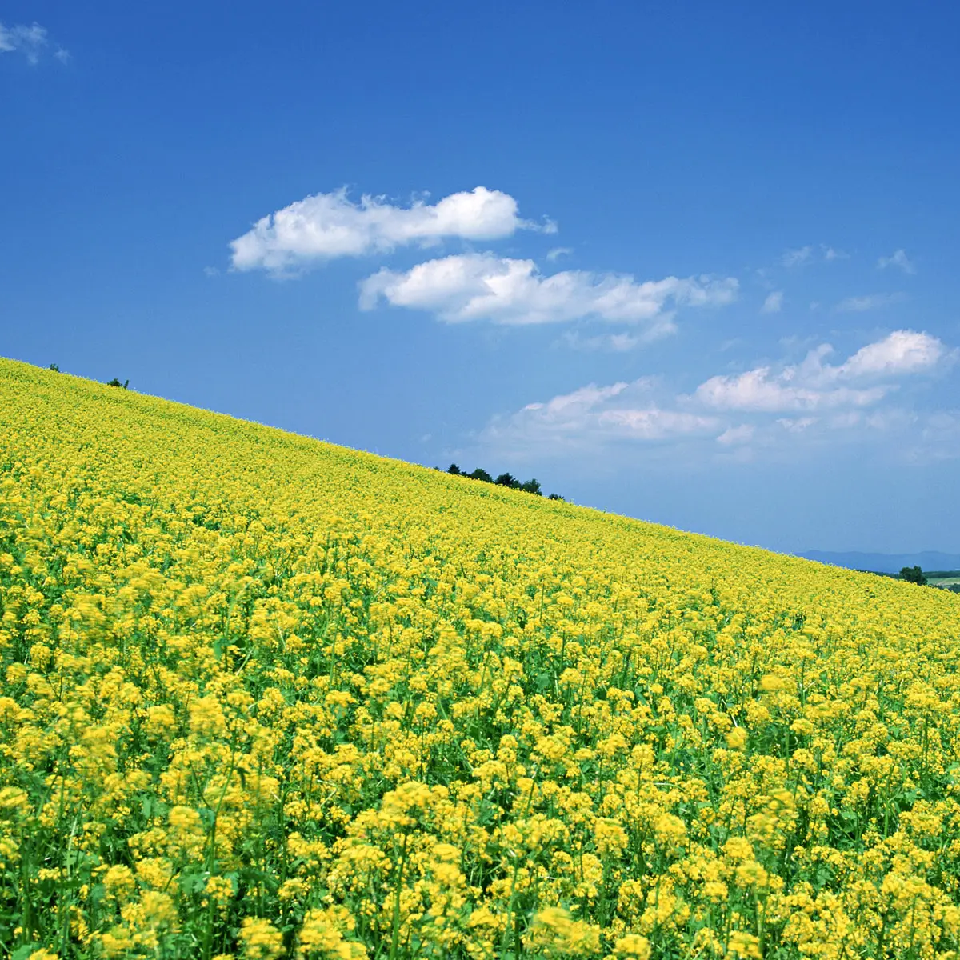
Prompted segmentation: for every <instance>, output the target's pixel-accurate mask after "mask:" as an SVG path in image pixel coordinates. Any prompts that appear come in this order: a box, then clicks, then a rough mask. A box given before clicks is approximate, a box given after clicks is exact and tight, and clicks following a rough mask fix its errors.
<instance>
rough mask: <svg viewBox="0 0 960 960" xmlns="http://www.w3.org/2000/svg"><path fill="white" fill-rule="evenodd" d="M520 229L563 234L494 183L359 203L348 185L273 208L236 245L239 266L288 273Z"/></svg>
mask: <svg viewBox="0 0 960 960" xmlns="http://www.w3.org/2000/svg"><path fill="white" fill-rule="evenodd" d="M517 230H537V231H540V232H542V233H555V232H556V224H554V223H553V221H551V220H547V219H545V220H544V221H543V222H542V223H533V222H531V221H529V220H525V219H523V218H522V217H521V216H520V215H519V211H518V207H517V201H516V200H514V198H513V197H511V196H510V195H509V194H507V193H502V192H501V191H499V190H488V189H487V188H486V187H475V188H474V189H473V190H471V191H469V192H463V193H453V194H450V196H448V197H444V198H443V199H442V200H440V201H438V202H437V203H436V204H432V205H431V204H428V203H426V202H424V201H423V200H416V201H414V202H413V203H411V204H410V205H409V206H398V205H396V204H393V203H390V202H388V201H387V200H386V199H385V198H383V197H374V196H369V195H366V194H365V195H363V196H362V197H361V198H360V201H359V202H358V203H355V202H353V201H351V200H350V199H349V197H348V196H347V189H346V187H344V188H342V189H340V190H336V191H334V192H333V193H318V194H315V195H314V196H310V197H306V198H305V199H303V200H298V201H296V202H295V203H291V204H290V205H289V206H287V207H284V208H283V209H282V210H277V211H276V212H275V213H271V214H268V215H267V216H265V217H263V218H262V219H260V220H258V221H257V223H256V225H255V226H254V227H253V228H252V229H251V230H249V231H247V233H245V234H243V236H241V237H238V238H237V239H236V240H234V241H232V242H231V244H230V247H231V249H232V251H233V254H232V261H233V266H234V268H235V269H237V270H254V269H264V270H267V271H269V272H270V273H273V274H275V275H284V274H286V273H288V272H290V271H294V270H298V269H303V268H305V267H309V266H312V265H315V264H317V263H319V262H322V261H324V260H330V259H332V258H334V257H356V256H363V255H365V254H370V253H385V252H389V251H391V250H394V249H396V248H397V247H402V246H409V245H416V246H420V247H428V246H432V245H435V244H437V243H439V242H441V241H442V240H445V239H450V238H460V239H463V240H495V239H499V238H502V237H509V236H511V235H512V234H513V233H515V232H516V231H517Z"/></svg>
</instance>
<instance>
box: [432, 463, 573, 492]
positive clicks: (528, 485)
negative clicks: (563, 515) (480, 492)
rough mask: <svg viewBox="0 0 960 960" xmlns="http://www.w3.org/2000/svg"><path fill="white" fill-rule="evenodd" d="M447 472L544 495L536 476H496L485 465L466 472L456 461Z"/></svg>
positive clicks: (508, 474)
mask: <svg viewBox="0 0 960 960" xmlns="http://www.w3.org/2000/svg"><path fill="white" fill-rule="evenodd" d="M436 469H437V470H439V469H440V468H439V467H436ZM447 473H450V474H452V475H453V476H455V477H466V478H467V479H469V480H482V481H483V482H484V483H493V484H496V485H497V486H499V487H509V488H510V489H511V490H522V491H523V492H524V493H532V494H535V495H536V496H538V497H542V496H543V489H542V488H541V486H540V481H539V480H538V479H537V478H536V477H532V478H531V479H530V480H524V481H522V482H521V481H520V480H518V479H517V478H516V477H515V476H514V475H513V474H512V473H501V474H500V475H499V476H497V477H494V476H492V475H491V474H489V473H487V471H486V470H484V469H483V467H477V469H476V470H472V471H471V472H470V473H465V472H464V471H463V470H461V469H460V468H459V467H458V466H457V465H456V464H455V463H451V464H450V466H449V467H447ZM547 499H548V500H563V497H561V496H560V494H559V493H551V494H549V495H548V496H547Z"/></svg>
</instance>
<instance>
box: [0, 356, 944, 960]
mask: <svg viewBox="0 0 960 960" xmlns="http://www.w3.org/2000/svg"><path fill="white" fill-rule="evenodd" d="M958 634H960V597H958V596H954V595H950V594H947V593H944V592H942V591H936V590H930V589H923V588H919V587H914V586H912V585H910V584H903V583H898V582H894V581H887V580H884V579H881V578H877V577H872V576H869V575H864V574H856V573H849V572H845V571H842V570H839V569H831V568H826V567H823V566H820V565H817V564H814V563H811V562H807V561H804V560H799V559H795V558H787V557H781V556H777V555H774V554H770V553H766V552H764V551H761V550H756V549H751V548H745V547H739V546H733V545H730V544H726V543H722V542H719V541H714V540H710V539H708V538H705V537H699V536H693V535H690V534H684V533H680V532H677V531H674V530H670V529H667V528H664V527H658V526H654V525H650V524H644V523H639V522H636V521H633V520H626V519H624V518H620V517H616V516H612V515H606V514H602V513H599V512H597V511H591V510H587V509H584V508H579V507H575V506H572V505H569V504H564V503H558V502H550V501H546V500H543V499H540V498H537V497H533V496H530V495H528V494H524V493H519V492H514V491H510V490H505V489H502V488H497V487H495V486H491V485H488V484H482V483H477V482H474V481H470V480H466V479H463V478H457V477H451V476H448V475H446V474H441V473H438V472H436V471H431V470H427V469H423V468H420V467H415V466H411V465H408V464H403V463H399V462H396V461H390V460H385V459H382V458H378V457H375V456H372V455H369V454H365V453H359V452H355V451H351V450H347V449H344V448H339V447H335V446H331V445H328V444H323V443H320V442H317V441H314V440H310V439H306V438H302V437H297V436H292V435H289V434H285V433H282V432H280V431H277V430H272V429H269V428H266V427H262V426H258V425H255V424H251V423H245V422H240V421H236V420H232V419H230V418H228V417H225V416H219V415H216V414H211V413H206V412H203V411H199V410H195V409H192V408H189V407H184V406H181V405H177V404H173V403H169V402H166V401H163V400H158V399H153V398H149V397H145V396H140V395H137V394H134V393H128V392H126V391H123V390H119V389H115V388H109V387H104V386H101V385H99V384H94V383H91V382H88V381H83V380H79V379H76V378H72V377H69V376H65V375H61V374H55V373H51V372H48V371H42V370H38V369H36V368H33V367H29V366H27V365H24V364H19V363H15V362H12V361H0V656H2V668H3V669H2V673H0V677H2V689H0V725H2V731H3V736H2V738H0V870H2V875H3V883H2V888H0V945H3V948H4V949H5V950H6V951H7V953H9V954H12V953H13V951H14V950H15V949H17V948H21V947H22V948H23V952H21V953H19V954H16V956H18V958H19V957H25V956H27V955H28V954H29V952H30V951H29V949H27V947H28V946H29V945H30V944H35V945H36V946H37V948H38V951H37V952H34V953H33V957H34V958H35V960H36V958H43V957H47V958H49V957H50V955H51V954H53V953H57V954H58V955H59V956H60V957H61V958H67V957H95V956H108V957H120V956H158V957H165V958H174V957H191V958H194V957H203V958H211V957H215V956H220V957H224V958H225V957H227V956H237V957H247V958H272V957H281V956H290V957H294V956H296V957H305V958H306V957H344V958H350V957H356V958H359V957H363V956H369V957H384V958H386V957H389V958H391V960H394V958H398V957H410V958H413V957H418V958H420V957H437V958H440V957H464V958H466V957H469V958H493V957H519V956H529V957H534V956H537V957H568V956H578V957H598V958H599V957H609V956H616V957H631V956H632V957H643V956H650V955H652V956H656V957H688V956H694V955H697V956H702V957H710V956H713V957H724V956H730V957H753V956H761V955H762V956H765V957H800V956H818V957H840V956H848V957H850V956H875V957H886V956H889V957H907V956H915V957H942V958H946V957H953V956H956V954H955V952H954V951H956V950H957V945H958V936H960V908H958V904H960V885H958V880H957V878H958V877H960V803H958V800H957V791H958V789H960V787H958V780H960V776H958V771H960V673H958V664H960V645H958V642H957V641H958ZM40 948H43V949H44V950H46V951H47V952H46V953H43V952H40ZM3 955H7V954H3Z"/></svg>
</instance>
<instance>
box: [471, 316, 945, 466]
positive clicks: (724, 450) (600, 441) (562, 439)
mask: <svg viewBox="0 0 960 960" xmlns="http://www.w3.org/2000/svg"><path fill="white" fill-rule="evenodd" d="M832 353H833V348H832V347H831V346H830V345H829V344H822V345H820V346H819V347H817V348H816V349H814V350H811V351H809V352H808V354H807V356H806V358H805V359H804V360H803V361H802V362H800V363H796V364H783V365H780V366H777V367H774V366H773V365H765V366H762V367H756V368H754V369H753V370H749V371H747V372H746V373H743V374H739V375H736V376H716V377H711V378H710V379H709V380H706V381H705V382H703V383H701V384H700V386H699V387H698V388H697V389H696V390H695V391H694V393H692V394H677V393H674V392H672V391H671V390H670V389H669V387H668V385H667V384H665V383H663V381H661V380H658V379H654V378H649V377H648V378H641V379H639V380H635V381H633V382H625V381H619V382H617V383H613V384H610V385H607V386H600V385H597V384H596V383H590V384H588V385H587V386H585V387H581V388H579V389H577V390H573V391H570V392H567V393H562V394H559V395H557V396H555V397H553V398H552V399H551V400H547V401H543V402H539V401H538V402H535V403H529V404H527V405H526V406H525V407H523V408H522V409H521V410H518V411H517V412H515V413H513V414H509V415H505V416H497V417H494V418H493V419H492V420H491V421H490V422H489V423H488V425H487V427H486V428H485V429H484V430H483V431H481V433H480V434H479V435H478V436H477V437H476V439H477V440H478V442H479V444H480V445H481V446H487V447H490V448H493V449H497V450H499V451H501V452H503V453H505V454H506V453H507V452H509V453H510V455H511V456H513V457H517V458H523V457H528V458H530V457H532V458H536V457H546V456H550V457H557V456H559V457H563V456H570V457H583V456H584V455H585V454H594V453H600V452H603V453H604V454H612V453H613V452H614V451H615V450H618V449H629V448H630V441H635V442H638V443H643V444H645V445H650V444H655V445H657V447H659V448H665V449H664V450H663V455H664V456H666V455H667V454H668V451H669V456H671V457H689V462H690V463H691V464H692V463H694V462H697V463H703V462H704V461H705V459H709V458H711V457H716V458H718V459H719V460H723V461H746V460H749V459H756V457H757V456H759V455H760V452H762V451H767V452H768V454H769V455H770V456H774V457H778V458H782V457H788V458H789V457H791V456H794V455H795V454H796V450H797V449H799V448H798V446H797V445H798V444H799V442H800V440H801V439H802V440H803V443H804V445H805V446H804V448H803V449H808V448H809V445H810V444H816V445H828V446H829V445H830V444H831V443H833V444H837V443H843V444H847V443H850V442H854V441H856V442H861V441H863V442H866V441H870V440H871V439H872V440H873V441H879V440H880V439H881V438H886V442H888V443H895V444H896V445H897V449H898V450H899V446H900V445H901V444H902V445H903V449H904V450H905V451H906V450H908V449H911V450H912V449H914V448H916V449H918V450H919V449H921V448H922V449H924V450H926V449H927V448H928V447H929V448H930V450H931V451H934V453H930V452H929V451H928V453H927V454H924V455H925V456H926V455H928V454H929V455H934V454H935V455H936V456H946V455H947V452H945V451H946V447H948V446H949V445H950V443H953V446H954V447H956V448H957V449H956V450H955V453H954V454H953V455H956V456H960V444H958V443H957V442H956V440H957V439H958V438H960V430H958V429H957V428H956V423H957V422H960V420H958V419H957V418H955V417H953V415H950V416H939V415H931V414H918V413H915V412H913V411H912V410H909V409H906V408H904V407H897V406H894V405H892V404H890V403H889V402H885V401H886V400H887V398H888V397H892V396H894V395H896V392H897V391H898V390H899V389H900V388H901V387H903V386H905V384H906V382H907V379H908V378H910V377H915V376H917V375H920V374H924V373H927V374H929V373H934V372H936V371H938V370H940V369H942V368H944V367H945V366H946V364H947V363H949V362H951V361H952V360H954V359H956V355H957V351H951V350H948V349H947V348H946V347H945V345H944V344H943V343H942V342H941V341H940V340H939V339H938V338H936V337H934V336H931V335H930V334H927V333H918V332H916V331H912V330H897V331H894V332H893V333H891V334H889V335H888V336H886V337H884V338H882V339H880V340H876V341H874V342H872V343H868V344H866V345H865V346H863V347H861V348H860V349H859V350H857V351H855V352H854V353H852V354H851V355H849V356H848V357H847V358H846V359H845V360H844V361H843V362H839V363H830V362H828V358H829V357H830V356H831V355H832ZM924 425H926V426H924ZM921 427H922V429H923V433H922V435H921ZM927 434H929V435H930V437H929V438H927V436H926V435H927ZM892 438H895V440H894V439H892ZM918 444H919V446H918ZM936 444H939V447H937V450H939V452H936V450H934V447H935V445H936ZM911 445H912V446H911ZM918 455H919V454H918ZM911 456H912V454H911ZM584 462H586V461H584ZM598 462H599V461H598ZM603 462H607V461H603ZM674 462H678V461H674Z"/></svg>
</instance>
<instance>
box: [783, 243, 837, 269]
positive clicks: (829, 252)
mask: <svg viewBox="0 0 960 960" xmlns="http://www.w3.org/2000/svg"><path fill="white" fill-rule="evenodd" d="M849 258H850V254H849V253H845V252H844V251H843V250H838V249H837V248H836V247H830V246H827V244H825V243H821V244H819V245H818V246H814V245H813V244H807V246H805V247H797V249H796V250H787V251H786V253H784V254H783V256H782V257H781V258H780V263H781V265H783V266H784V267H803V266H806V265H807V264H810V263H815V262H817V261H818V260H820V261H826V262H828V263H829V262H830V261H831V260H848V259H849Z"/></svg>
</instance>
